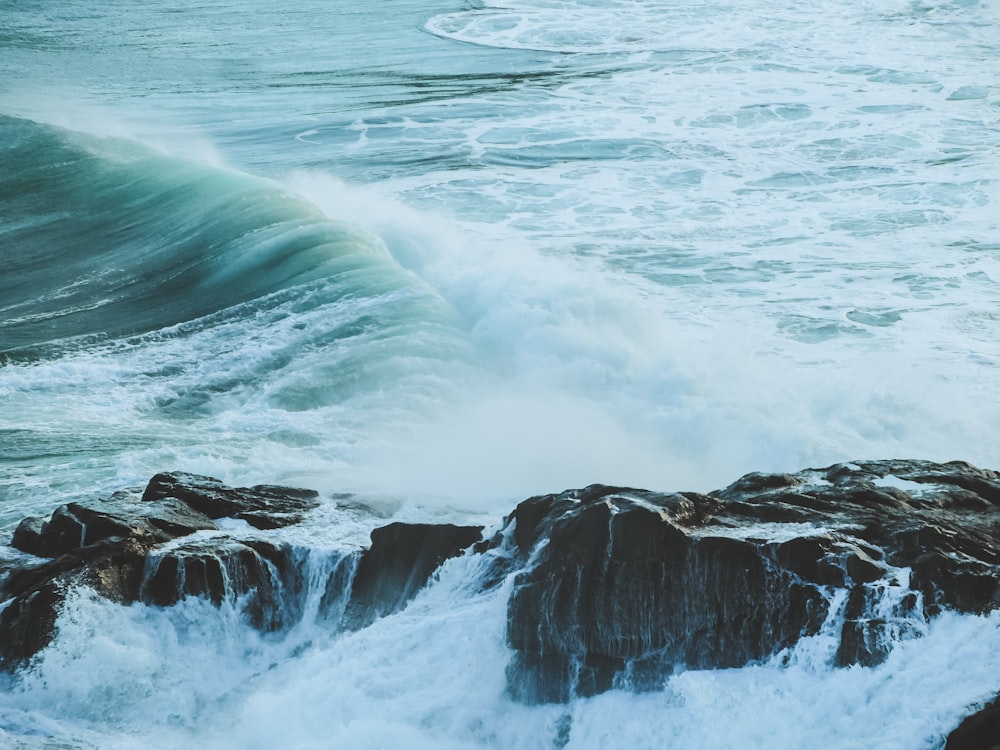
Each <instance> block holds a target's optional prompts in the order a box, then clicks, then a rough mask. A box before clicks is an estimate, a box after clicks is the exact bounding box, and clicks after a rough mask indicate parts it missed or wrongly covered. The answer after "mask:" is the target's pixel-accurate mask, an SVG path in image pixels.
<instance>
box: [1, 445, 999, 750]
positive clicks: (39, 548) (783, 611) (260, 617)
mask: <svg viewBox="0 0 1000 750" xmlns="http://www.w3.org/2000/svg"><path fill="white" fill-rule="evenodd" d="M317 503H318V500H317V496H316V493H313V492H312V491H309V490H295V489H285V488H278V487H272V486H266V485H262V486H257V487H251V488H229V487H226V486H224V485H222V484H221V483H220V482H219V481H218V480H215V479H211V478H207V477H199V476H194V475H188V474H180V473H173V474H158V475H157V476H156V477H154V478H153V480H152V481H151V482H150V483H149V486H148V487H147V488H146V490H145V492H144V493H143V495H142V499H141V501H140V500H139V499H138V494H137V493H131V494H130V493H119V494H117V495H115V496H113V497H112V498H111V499H109V500H108V501H100V502H94V503H69V504H67V505H65V506H62V507H60V508H58V509H57V510H56V511H55V512H54V513H53V514H52V516H51V517H50V518H49V519H47V520H44V521H43V520H42V519H25V520H24V521H23V522H22V524H21V525H20V526H19V527H18V529H17V531H16V532H15V535H14V540H13V544H14V546H15V547H16V548H17V549H19V550H21V551H22V552H24V553H27V555H36V556H40V557H34V558H31V557H28V556H27V555H25V556H23V560H22V561H20V562H18V561H15V562H14V563H4V565H5V566H6V569H5V570H4V571H0V574H2V575H0V579H2V581H0V601H3V605H2V608H0V668H5V669H11V668H15V667H17V666H18V665H20V664H23V663H25V662H26V661H28V660H30V658H31V657H32V656H33V655H34V654H35V653H37V651H38V650H39V649H40V648H42V647H44V645H45V644H46V643H47V642H48V640H49V639H50V638H51V636H52V628H53V627H54V624H55V622H56V617H57V613H58V610H59V607H60V606H61V603H62V601H63V598H64V593H65V591H66V590H67V589H68V588H69V587H71V586H76V585H81V584H83V585H88V586H91V587H93V588H94V589H95V590H96V591H98V592H99V593H100V594H102V595H104V596H107V597H109V598H112V599H116V600H119V601H123V602H132V601H143V602H147V603H149V604H153V605H158V606H170V605H172V604H174V603H176V602H177V601H179V600H180V599H182V598H184V597H188V596H198V597H205V598H207V599H209V600H211V601H213V602H216V603H221V602H223V601H235V600H238V601H239V602H241V603H242V605H243V606H244V607H245V609H244V612H245V613H246V615H247V617H248V618H249V620H250V621H251V622H252V623H253V624H254V625H255V626H257V627H258V628H262V629H266V630H276V629H281V628H284V627H287V626H288V625H289V624H291V623H292V622H294V621H295V619H296V618H297V617H299V616H301V614H302V612H303V606H304V605H303V601H304V598H305V597H304V593H305V591H306V589H307V587H308V585H311V584H307V582H306V581H305V578H304V575H305V574H304V572H303V569H302V565H301V556H300V554H299V551H296V550H293V549H290V548H289V547H288V546H287V545H284V544H280V543H273V542H271V541H268V540H266V539H265V538H264V536H262V535H261V534H260V533H258V534H256V535H254V536H255V538H252V539H251V538H242V539H241V538H234V537H233V536H232V535H231V534H228V533H226V532H223V531H221V530H219V529H218V527H217V525H216V524H215V520H216V519H219V518H223V517H231V518H239V519H243V520H246V521H247V522H248V523H249V524H251V525H253V526H255V527H256V528H257V529H262V530H267V529H274V528H277V527H280V526H284V525H288V524H289V523H294V522H295V521H296V520H298V519H300V518H302V517H303V514H305V513H307V512H308V510H309V509H310V508H312V507H314V506H315V505H316V504H317ZM481 531H482V530H481V528H480V527H478V526H465V527H463V526H451V525H428V524H402V523H393V524H389V525H388V526H385V527H382V528H379V529H376V530H375V531H373V532H372V534H371V540H372V543H371V546H370V548H368V549H367V550H357V551H348V552H345V553H344V554H343V556H342V557H340V558H337V559H336V560H333V558H331V559H330V560H329V563H330V567H329V572H328V573H327V574H324V575H325V576H326V587H325V592H324V593H323V595H322V596H321V597H320V601H319V603H318V610H319V611H318V616H319V617H320V618H325V620H326V621H327V622H328V623H329V624H330V626H331V627H348V628H360V627H364V626H366V625H367V624H369V623H370V622H372V621H373V620H374V619H376V618H378V617H381V616H384V615H387V614H390V613H393V612H396V611H399V610H400V609H401V608H402V607H404V606H405V605H406V603H407V602H408V601H410V599H411V598H412V597H413V596H414V595H415V594H416V593H417V591H419V590H420V588H421V587H423V586H424V585H426V583H427V581H428V580H429V579H430V578H431V577H432V576H433V574H434V571H436V570H437V569H438V567H439V566H440V565H441V564H442V563H443V562H444V561H445V560H446V559H448V558H450V557H453V556H456V555H459V554H461V553H462V552H463V550H466V549H468V548H469V547H470V546H472V554H478V555H482V556H483V560H484V562H483V565H481V566H479V569H478V570H479V575H481V578H478V579H477V583H478V584H479V585H481V586H484V587H490V586H495V585H498V584H499V583H500V582H501V581H503V580H508V581H510V582H511V584H512V588H511V591H512V593H511V596H510V599H509V602H508V622H507V640H508V643H509V645H510V646H511V648H512V649H513V657H512V660H511V663H510V666H509V668H508V670H507V677H508V686H509V689H510V692H511V694H512V695H513V697H515V698H516V699H519V700H522V701H525V702H541V701H553V700H565V699H567V698H569V697H571V696H573V695H592V694H595V693H599V692H601V691H603V690H607V689H609V688H610V687H613V686H616V685H618V686H628V687H631V688H635V689H644V688H652V687H656V686H657V685H660V684H662V682H663V680H664V679H665V677H666V676H667V675H668V674H670V672H671V670H673V669H674V668H677V667H683V668H714V667H738V666H742V665H744V664H746V663H748V662H754V661H758V660H761V659H766V658H768V657H770V656H771V655H773V654H776V653H779V652H781V651H782V650H783V649H786V648H788V647H791V646H793V645H794V644H795V643H796V642H797V641H798V639H800V638H801V637H802V636H803V635H808V634H811V633H816V632H818V630H819V629H820V628H821V627H824V628H831V629H832V628H839V629H840V630H839V635H840V640H839V646H838V648H837V649H836V653H835V656H834V657H833V662H834V664H836V665H841V666H847V665H861V666H872V665H876V664H878V663H879V662H880V661H882V660H883V659H885V658H886V656H887V654H888V651H889V649H890V648H891V647H892V643H894V642H895V641H897V640H898V639H899V638H906V637H919V634H920V632H922V627H919V626H922V625H923V623H924V620H926V619H927V618H930V617H934V616H935V615H936V614H938V613H939V612H940V611H941V610H942V609H946V608H948V609H956V610H959V611H962V612H971V613H985V612H988V611H990V610H993V609H996V608H997V607H1000V551H998V549H997V544H996V540H997V539H998V538H1000V475H998V474H997V473H996V472H991V471H985V470H981V469H977V468H975V467H972V466H969V465H968V464H963V463H958V462H956V463H950V464H934V463H930V462H924V461H871V462H855V463H851V464H838V465H835V466H831V467H828V468H826V469H813V470H808V471H803V472H799V473H797V474H749V475H747V476H745V477H742V478H741V479H739V480H737V481H736V482H734V483H733V484H731V485H730V486H728V487H726V488H724V489H722V490H718V491H716V492H712V493H709V494H707V495H706V494H698V493H674V494H664V493H655V492H649V491H645V490H634V489H628V488H621V487H607V486H603V485H593V486H591V487H588V488H585V489H583V490H575V491H569V492H564V493H561V494H554V495H545V496H540V497H535V498H530V499H528V500H526V501H524V502H522V503H521V504H519V505H518V506H517V508H516V509H515V510H514V511H513V512H512V513H511V515H510V516H509V517H508V518H507V519H506V522H505V526H504V528H503V529H502V530H501V531H500V532H498V533H497V534H496V536H495V537H494V538H493V539H491V540H487V541H480V537H481ZM19 560H20V558H19ZM509 576H513V578H510V577H509ZM321 585H322V584H321ZM313 602H314V604H315V600H313ZM833 632H834V633H836V632H837V631H836V630H834V631H833ZM989 720H990V721H992V719H989ZM963 726H964V725H963ZM976 726H978V725H976ZM985 726H990V727H992V726H993V725H992V724H986V725H985ZM976 731H978V730H976ZM989 731H992V730H989ZM956 732H958V730H956ZM956 741H957V740H956ZM955 747H981V746H978V745H955Z"/></svg>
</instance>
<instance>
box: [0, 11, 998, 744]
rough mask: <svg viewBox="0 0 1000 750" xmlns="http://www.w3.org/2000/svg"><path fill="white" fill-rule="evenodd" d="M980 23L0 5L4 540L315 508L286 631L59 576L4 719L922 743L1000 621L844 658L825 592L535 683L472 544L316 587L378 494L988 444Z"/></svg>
mask: <svg viewBox="0 0 1000 750" xmlns="http://www.w3.org/2000/svg"><path fill="white" fill-rule="evenodd" d="M998 29H1000V10H998V6H997V5H996V4H995V3H992V2H989V1H988V0H866V1H865V2H856V3H842V2H836V1H835V0H819V2H814V3H809V4H805V3H792V2H787V1H785V0H778V1H777V2H775V1H773V0H772V1H771V2H766V3H765V2H760V1H759V0H727V1H723V0H719V1H718V2H716V1H706V2H694V0H678V1H677V2H666V0H646V1H645V2H642V3H636V2H632V1H631V0H565V1H562V0H560V1H559V2H553V1H550V0H505V1H504V2H493V1H492V0H454V2H450V3H445V2H443V0H391V1H390V2H385V3H379V4H363V3H357V2H350V1H348V0H333V1H332V2H330V1H329V0H323V1H322V2H321V1H320V0H292V2H290V3H285V4H283V5H282V6H281V7H278V6H274V5H271V4H266V3H262V2H259V1H258V0H250V1H249V2H246V1H244V2H239V3H236V2H232V0H220V2H214V3H211V4H205V3H195V2H189V0H177V1H175V2H164V1H162V0H156V1H154V2H137V1H135V0H122V2H118V3H114V4H110V5H107V4H104V5H102V4H97V3H92V2H87V1H86V0H67V2H61V3H59V4H58V7H54V6H53V5H52V4H51V3H44V2H23V1H20V0H19V1H17V2H15V0H0V260H2V270H0V532H2V533H3V534H4V535H5V538H4V539H3V540H0V541H2V542H3V544H4V545H6V543H7V541H8V540H9V539H10V537H11V535H12V534H13V532H14V530H15V528H16V527H17V525H18V523H19V522H20V521H21V519H22V518H25V517H26V516H44V517H48V516H49V515H50V514H51V513H52V512H53V510H55V509H56V508H58V507H59V506H61V505H63V504H65V503H69V502H74V501H79V500H88V501H91V500H95V499H97V498H104V497H109V496H110V495H112V494H113V493H115V492H117V491H119V490H123V489H126V488H136V487H140V488H141V486H143V485H144V484H145V483H146V482H147V481H148V480H149V478H150V477H152V476H153V475H154V474H156V473H157V472H160V471H170V470H177V471H184V472H193V473H197V474H204V475H208V476H212V477H217V478H219V479H220V480H222V481H224V482H226V483H228V484H232V485H236V486H251V485H256V484H283V485H291V486H298V487H308V488H315V489H316V490H318V492H319V497H320V499H321V504H320V506H319V507H318V508H317V509H315V511H314V512H311V513H310V514H309V515H308V516H307V517H306V518H305V520H304V521H303V522H302V523H300V524H297V525H294V526H290V527H288V528H286V529H282V530H281V532H280V533H281V538H282V539H283V540H286V541H287V542H288V543H289V544H291V545H293V546H295V548H296V549H298V550H300V552H301V560H300V563H299V564H300V566H301V569H302V570H303V571H304V575H305V576H306V578H307V579H308V580H309V581H311V582H312V584H310V585H312V586H314V588H313V589H309V591H310V592H311V594H310V596H311V597H312V598H309V597H306V600H305V604H304V605H303V607H304V610H303V612H302V613H301V617H300V618H298V619H297V621H296V624H295V625H294V626H293V627H290V628H287V629H284V630H281V631H280V632H273V633H262V632H260V631H259V630H257V629H255V628H254V627H252V626H251V624H249V623H248V622H247V621H246V617H245V613H244V612H243V609H242V608H241V605H240V602H237V601H229V602H225V603H223V604H222V606H221V607H217V606H215V605H213V604H212V603H211V602H209V601H206V600H204V599H202V598H198V597H188V598H186V599H183V600H182V601H180V602H179V603H177V604H176V605H174V606H170V607H157V606H147V605H145V604H138V603H135V604H129V605H123V604H116V603H113V602H111V601H108V600H107V599H104V598H102V597H100V596H96V595H95V594H94V593H93V592H91V591H89V590H87V589H86V588H80V589H79V590H73V591H72V592H70V593H69V594H68V598H67V600H66V604H65V606H64V607H63V609H62V611H61V614H60V615H59V619H58V623H57V625H58V630H57V634H56V637H55V639H54V640H53V641H52V643H51V644H49V645H48V646H47V647H46V648H45V649H44V650H43V651H42V652H40V653H39V654H38V656H37V658H35V660H34V661H33V662H32V663H31V665H30V667H29V668H26V669H22V670H20V671H17V672H15V673H13V674H10V675H5V676H3V677H2V680H3V683H2V685H0V745H3V746H5V747H7V746H9V747H12V748H23V749H24V750H28V749H30V750H39V749H41V748H52V749H54V748H74V749H77V748H79V749H84V748H86V749H88V750H95V749H96V750H104V749H105V748H107V749H109V750H114V749H116V748H132V747H149V748H164V749H166V748H184V747H191V746H195V745H197V746H201V747H206V748H228V747H246V748H255V747H259V748H265V747H275V746H280V747H289V748H328V747H338V748H339V747H358V748H376V747H392V748H403V747H406V748H414V747H427V748H430V747H433V748H451V747H454V748H502V749H504V750H506V749H508V748H552V747H569V748H598V747H601V748H605V747H633V748H662V747H672V748H699V747H709V746H719V747H745V748H763V747H775V746H777V747H794V746H804V745H812V746H818V747H829V748H845V749H847V748H861V747H880V748H900V749H901V750H902V748H935V747H941V746H942V745H943V742H944V738H945V737H946V736H947V734H948V732H949V731H950V730H951V729H952V728H954V726H955V725H957V723H958V722H959V721H960V720H961V719H962V717H963V716H965V715H967V714H968V713H970V710H971V709H970V707H972V706H974V705H978V704H981V703H982V702H983V701H984V700H987V699H989V698H991V697H992V696H994V695H996V693H997V691H998V690H1000V677H998V675H1000V657H998V654H1000V621H998V615H997V612H996V611H994V612H992V614H983V615H971V614H959V613H957V612H945V613H943V614H941V615H939V616H937V617H934V618H931V619H922V618H917V619H916V620H914V622H913V623H910V625H912V628H915V629H916V630H917V631H919V637H915V638H910V637H907V638H900V639H899V642H898V643H895V644H894V647H893V648H892V649H891V651H890V653H889V654H888V658H887V659H886V660H885V661H884V662H883V663H881V664H878V665H877V666H873V667H864V668H863V667H859V666H853V667H848V668H834V667H833V665H832V664H833V662H832V659H833V655H832V654H833V651H835V646H834V645H832V642H831V638H830V628H833V627H835V626H836V624H837V622H839V620H837V617H841V615H842V609H838V607H840V606H841V605H842V604H843V602H840V603H836V604H837V606H834V605H833V604H831V612H832V613H833V614H831V615H830V618H831V619H830V622H829V623H828V625H829V627H826V628H825V629H820V630H819V631H818V632H817V633H815V634H813V635H810V636H809V637H807V638H803V639H801V640H800V641H799V642H798V643H797V644H796V645H794V646H793V647H792V648H791V650H790V651H786V652H783V653H782V654H781V655H780V656H778V657H774V658H769V659H766V660H763V661H760V662H757V663H754V664H752V665H750V666H745V667H742V668H731V669H703V670H699V669H690V670H686V671H685V670H680V671H678V672H676V673H674V674H673V675H671V676H670V677H669V678H668V679H666V680H665V682H664V683H663V685H661V686H659V687H658V688H657V689H655V690H649V691H635V690H631V689H625V688H620V689H613V690H610V691H608V692H605V693H602V694H600V695H595V696H592V697H578V698H574V699H572V700H570V701H568V702H566V703H561V704H560V703H556V704H546V703H542V704H539V705H528V704H526V703H524V702H519V701H517V700H514V699H513V698H512V696H511V695H510V692H509V690H508V687H507V684H506V681H505V670H506V669H507V665H508V664H509V662H510V659H511V648H510V645H509V643H508V642H507V638H506V635H505V627H506V621H507V620H506V618H507V603H508V598H509V597H510V595H511V589H512V586H513V581H512V580H506V581H502V582H499V583H498V584H497V585H496V586H487V587H483V586H479V585H478V584H476V582H477V581H478V582H480V583H481V582H482V581H483V580H484V576H486V577H488V575H489V573H488V572H487V571H484V570H480V569H478V568H477V566H479V565H480V564H481V561H480V560H479V558H478V557H476V556H473V555H466V556H460V557H456V558H453V559H450V560H448V561H447V562H446V563H445V564H444V565H443V566H442V567H441V569H440V570H439V572H438V573H437V574H436V575H435V576H434V577H433V578H432V579H431V581H430V583H429V585H428V586H427V587H426V588H424V589H423V590H422V591H421V592H420V593H419V594H418V595H417V596H416V598H415V599H414V600H413V601H412V602H410V604H409V605H408V606H407V607H406V608H405V609H403V610H402V611H400V612H397V613H394V614H391V615H389V616H387V617H384V618H382V619H379V620H377V621H375V622H373V623H372V624H371V625H369V626H368V627H365V628H362V629H359V630H356V631H341V630H338V629H336V628H329V627H326V625H325V622H324V620H323V618H321V617H318V616H316V615H315V612H316V608H317V607H319V600H320V598H322V596H323V593H324V591H325V588H324V587H325V586H326V583H325V582H326V581H328V580H329V576H330V573H331V570H333V569H335V568H336V566H337V565H338V564H339V563H338V561H340V560H342V559H343V557H344V555H345V554H346V553H347V551H349V550H353V549H357V548H358V547H359V546H364V545H366V544H368V540H369V533H370V532H371V531H372V530H373V529H374V528H375V527H379V526H384V525H386V524H388V523H391V522H394V521H402V522H413V523H456V524H475V525H481V526H485V527H487V531H488V532H489V531H491V530H496V529H498V528H500V527H501V526H502V523H503V519H504V516H505V514H507V513H509V512H510V510H511V509H512V508H513V507H514V506H515V505H516V504H517V503H518V502H520V501H521V500H523V499H524V498H527V497H529V496H531V495H539V494H542V493H550V492H560V491H562V490H565V489H568V488H582V487H585V486H587V485H589V484H592V483H595V482H601V483H606V484H614V485H620V486H630V487H646V488H649V489H654V490H662V491H696V492H708V491H710V490H715V489H718V488H722V487H725V486H727V485H728V484H729V483H731V482H733V481H734V480H735V479H737V478H738V477H740V476H741V475H743V474H744V473H746V472H750V471H766V472H794V471H799V470H801V469H805V468H806V467H819V466H828V465H831V464H836V463H839V462H848V461H852V460H859V459H866V458H872V459H874V458H894V457H900V458H919V459H928V460H932V461H950V460H955V459H961V460H964V461H968V462H970V463H972V464H975V465H978V466H980V467H982V468H985V469H991V468H992V469H997V468H1000V451H998V450H997V447H996V446H997V425H1000V377H998V374H1000V370H998V367H1000V326H998V322H1000V313H998V312H997V311H998V310H1000V286H998V282H1000V258H998V252H1000V179H998V177H997V168H998V165H1000V65H998V64H997V63H996V61H997V60H1000V32H998ZM233 523H234V524H237V525H238V523H237V522H233ZM24 559H25V557H24V555H23V554H22V553H20V552H17V551H16V550H14V549H12V548H9V547H6V546H4V547H2V548H0V570H4V571H7V570H10V569H11V566H16V565H18V564H21V563H22V562H23V561H24ZM899 575H900V578H899V583H900V588H901V589H905V588H906V582H905V578H906V576H905V571H902V572H900V573H899ZM307 588H308V587H307ZM831 596H832V595H831ZM4 606H7V605H6V604H3V603H0V607H4ZM0 611H2V610H0ZM837 612H840V613H841V614H840V615H838V614H837Z"/></svg>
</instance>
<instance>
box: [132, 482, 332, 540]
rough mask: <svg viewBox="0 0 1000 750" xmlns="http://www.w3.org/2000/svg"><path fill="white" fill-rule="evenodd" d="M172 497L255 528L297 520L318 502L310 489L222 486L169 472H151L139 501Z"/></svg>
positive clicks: (209, 514)
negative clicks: (151, 475) (155, 473)
mask: <svg viewBox="0 0 1000 750" xmlns="http://www.w3.org/2000/svg"><path fill="white" fill-rule="evenodd" d="M164 498H176V499H178V500H181V501H182V502H184V503H186V504H187V505H189V506H190V507H191V508H193V509H195V510H197V511H199V512H201V513H204V514H205V515H206V516H208V517H209V518H215V519H217V518H236V519H240V520H243V521H246V522H247V523H249V524H250V525H251V526H253V527H255V528H258V529H277V528H281V527H283V526H290V525H292V524H293V523H298V522H299V521H301V520H302V518H303V517H304V516H305V514H306V512H308V511H309V510H312V509H313V508H315V507H317V506H318V505H319V499H318V498H319V494H318V493H317V492H316V491H314V490H306V489H298V488H292V487H277V486H274V485H267V484H259V485H255V486H254V487H226V486H225V485H223V484H222V483H221V482H220V481H219V480H218V479H213V478H211V477H203V476H199V475H197V474H185V473H183V472H172V473H164V474H157V475H156V476H154V477H153V478H152V479H151V480H150V482H149V484H148V485H147V487H146V491H145V492H144V493H143V494H142V501H143V502H153V501H158V500H163V499H164Z"/></svg>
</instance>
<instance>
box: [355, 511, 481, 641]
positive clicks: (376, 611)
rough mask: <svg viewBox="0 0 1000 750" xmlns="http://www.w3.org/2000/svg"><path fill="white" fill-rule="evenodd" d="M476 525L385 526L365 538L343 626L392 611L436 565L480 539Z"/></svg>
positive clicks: (425, 578)
mask: <svg viewBox="0 0 1000 750" xmlns="http://www.w3.org/2000/svg"><path fill="white" fill-rule="evenodd" d="M482 532H483V527H482V526H455V525H452V524H411V523H391V524H389V525H388V526H383V527H381V528H378V529H375V530H374V531H372V533H371V540H372V543H371V547H369V548H368V549H367V550H365V551H364V552H363V553H362V554H361V556H360V559H359V561H358V564H357V571H356V573H355V575H354V581H353V583H352V586H351V598H350V602H349V603H348V605H347V612H346V616H345V617H346V623H347V624H348V626H349V627H354V628H358V627H364V626H365V625H367V624H369V623H370V622H372V621H373V620H375V619H376V618H378V617H384V616H385V615H388V614H392V613H393V612H398V611H399V610H400V609H402V608H403V606H404V605H405V604H406V603H407V602H408V601H409V600H410V599H412V598H413V597H414V595H415V594H416V593H417V592H418V591H419V590H420V589H421V588H423V587H424V586H425V585H426V583H427V581H428V579H429V578H430V577H431V575H432V574H433V573H434V571H435V570H437V569H438V568H439V567H440V566H441V564H442V563H443V562H444V561H445V560H447V559H449V558H451V557H456V556H458V555H460V554H461V553H462V551H463V550H465V549H467V548H468V547H470V546H471V545H472V544H474V543H475V542H477V541H479V540H480V539H481V537H482Z"/></svg>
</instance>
